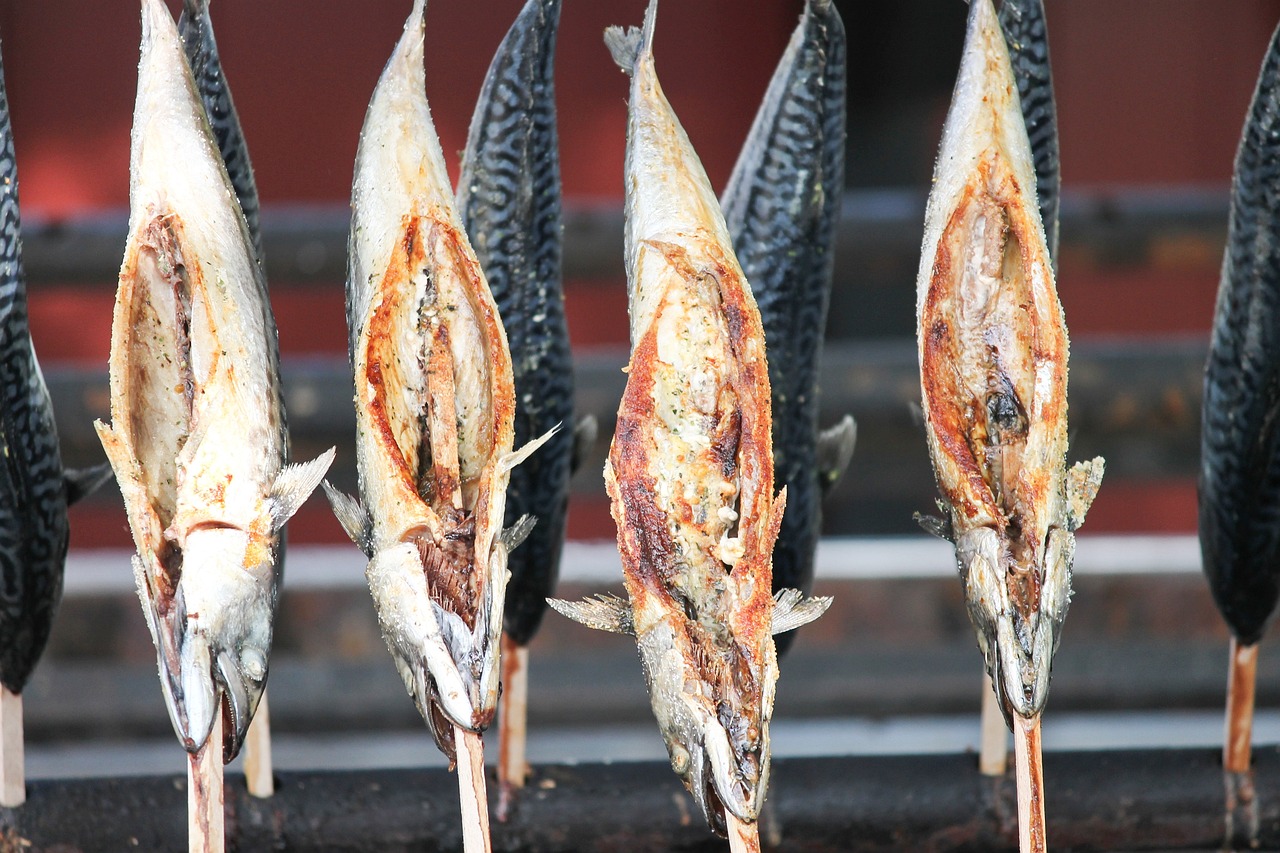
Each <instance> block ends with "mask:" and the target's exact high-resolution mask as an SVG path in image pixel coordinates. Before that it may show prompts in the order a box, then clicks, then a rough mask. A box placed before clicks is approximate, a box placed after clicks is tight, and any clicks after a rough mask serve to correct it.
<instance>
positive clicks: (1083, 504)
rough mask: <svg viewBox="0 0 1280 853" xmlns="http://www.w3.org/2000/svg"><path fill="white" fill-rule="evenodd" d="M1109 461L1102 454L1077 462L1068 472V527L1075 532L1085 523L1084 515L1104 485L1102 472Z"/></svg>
mask: <svg viewBox="0 0 1280 853" xmlns="http://www.w3.org/2000/svg"><path fill="white" fill-rule="evenodd" d="M1106 468H1107V463H1106V461H1105V460H1104V459H1103V458H1102V457H1101V456H1095V457H1094V458H1092V459H1090V460H1088V461H1086V462H1077V463H1076V464H1074V465H1072V466H1071V470H1069V471H1068V472H1067V529H1068V530H1070V531H1072V532H1075V531H1077V530H1079V529H1080V525H1082V524H1084V517H1085V515H1086V514H1088V512H1089V507H1091V506H1093V499H1094V498H1096V497H1097V496H1098V488H1099V487H1100V486H1101V485H1102V474H1103V472H1105V471H1106Z"/></svg>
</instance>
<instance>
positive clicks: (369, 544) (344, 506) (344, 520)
mask: <svg viewBox="0 0 1280 853" xmlns="http://www.w3.org/2000/svg"><path fill="white" fill-rule="evenodd" d="M324 493H325V495H326V496H327V497H328V498H329V506H331V507H333V514H334V515H335V516H336V517H337V519H338V523H339V524H341V525H342V529H343V530H345V531H346V532H347V535H348V536H350V537H351V541H352V542H354V543H356V545H357V546H358V547H359V548H360V550H361V551H364V554H365V556H366V557H372V556H373V538H372V531H373V520H372V519H371V518H369V513H368V512H366V511H365V509H364V507H362V506H360V502H359V501H358V500H356V499H355V498H353V497H351V495H348V494H345V493H343V492H340V491H338V490H337V489H336V488H334V487H333V485H331V484H330V483H329V481H328V480H325V481H324Z"/></svg>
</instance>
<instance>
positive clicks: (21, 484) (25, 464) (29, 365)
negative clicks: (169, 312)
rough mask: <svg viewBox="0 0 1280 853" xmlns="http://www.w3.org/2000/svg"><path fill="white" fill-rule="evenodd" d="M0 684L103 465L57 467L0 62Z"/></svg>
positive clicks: (17, 675) (28, 649)
mask: <svg viewBox="0 0 1280 853" xmlns="http://www.w3.org/2000/svg"><path fill="white" fill-rule="evenodd" d="M0 401H2V403H0V684H3V685H4V689H6V690H8V691H9V692H10V693H13V694H20V693H22V690H23V688H24V687H26V685H27V679H28V678H30V677H31V672H32V670H34V669H35V666H36V662H37V661H39V659H40V654H41V653H42V652H43V651H44V647H45V643H46V642H48V639H49V631H50V629H51V628H52V626H53V617H54V615H55V613H56V612H57V609H58V602H59V600H60V599H61V598H62V574H63V567H64V564H65V562H66V557H67V541H68V536H69V528H68V525H67V505H68V504H70V503H72V502H74V501H76V500H77V499H79V498H80V497H83V496H84V495H85V494H88V493H89V492H91V491H93V490H94V489H96V488H97V487H98V486H99V485H100V484H101V483H102V482H103V481H104V479H106V478H107V477H110V475H111V473H110V470H109V469H106V468H105V467H104V468H98V469H89V470H87V471H65V472H64V471H63V468H62V456H61V454H60V453H59V449H58V429H57V424H56V423H54V419H53V404H52V403H51V401H50V399H49V391H48V389H47V388H46V387H45V384H44V375H43V374H42V373H41V372H40V363H39V362H38V361H37V360H36V352H35V346H34V345H33V344H32V342H31V330H30V328H29V327H28V325H27V285H26V278H25V275H24V274H23V269H22V217H21V215H20V213H19V209H18V162H17V159H16V157H15V156H14V148H13V129H12V126H11V125H10V122H9V98H8V95H7V93H6V90H5V84H4V71H3V65H2V64H0Z"/></svg>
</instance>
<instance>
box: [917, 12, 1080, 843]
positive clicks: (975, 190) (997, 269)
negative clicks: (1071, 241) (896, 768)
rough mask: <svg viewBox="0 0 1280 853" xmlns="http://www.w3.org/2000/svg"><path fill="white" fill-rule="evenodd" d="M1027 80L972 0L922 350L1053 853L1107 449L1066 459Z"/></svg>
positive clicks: (955, 533)
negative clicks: (1059, 716)
mask: <svg viewBox="0 0 1280 853" xmlns="http://www.w3.org/2000/svg"><path fill="white" fill-rule="evenodd" d="M1035 184H1036V177H1035V172H1034V169H1033V167H1032V160H1031V149H1030V144H1029V142H1028V140H1027V131H1026V127H1025V125H1024V123H1023V118H1022V112H1021V109H1020V106H1019V101H1018V90H1017V87H1016V84H1015V81H1014V78H1013V72H1012V69H1011V67H1010V63H1009V53H1008V50H1007V48H1006V46H1005V42H1004V38H1003V37H1002V35H1001V31H1000V25H999V22H998V21H997V19H996V14H995V10H994V8H992V5H991V0H973V3H972V4H971V6H970V12H969V23H968V34H967V37H966V41H965V48H964V54H963V57H962V60H961V67H960V75H959V78H958V80H957V81H956V88H955V93H954V95H953V97H952V102H951V109H950V112H949V113H948V115H947V121H946V124H945V126H944V129H943V138H942V145H941V148H940V151H939V154H938V163H937V168H936V170H935V173H934V186H933V191H932V193H931V194H930V197H929V205H928V210H927V212H926V215H925V234H924V243H923V248H922V254H921V260H920V274H919V281H918V284H919V288H918V304H917V308H918V320H919V327H918V330H919V355H920V374H921V385H922V391H923V408H924V415H925V425H926V433H927V436H928V443H929V451H930V455H931V456H932V459H933V467H934V473H935V475H936V477H937V481H938V487H939V489H940V490H941V492H942V497H943V499H942V501H941V504H940V505H941V506H942V508H943V510H944V512H945V513H946V518H945V519H943V520H941V521H937V520H935V521H934V522H933V523H932V525H931V526H932V528H933V529H934V530H935V531H936V532H938V533H940V534H941V535H944V536H946V537H947V538H950V539H951V540H952V541H953V542H954V543H955V548H956V560H957V563H958V566H959V570H960V576H961V579H962V580H963V582H964V587H965V597H966V602H967V604H968V609H969V615H970V618H971V619H972V620H973V623H974V627H975V629H976V631H977V638H978V646H979V648H980V649H981V650H982V652H983V655H984V656H985V658H986V664H987V669H988V671H989V672H990V673H991V676H992V680H993V682H994V685H995V689H996V693H997V696H998V698H999V701H1000V704H1001V708H1002V710H1003V711H1004V714H1005V719H1006V721H1007V722H1008V723H1009V725H1010V726H1011V727H1013V728H1014V742H1015V754H1016V757H1017V759H1018V762H1017V763H1018V769H1019V785H1018V795H1019V797H1018V799H1019V806H1020V810H1021V820H1020V842H1021V846H1022V848H1023V849H1024V850H1032V849H1034V850H1041V849H1043V848H1044V844H1045V839H1044V797H1043V790H1042V786H1041V784H1040V755H1039V718H1040V713H1041V711H1042V710H1043V708H1044V703H1045V699H1046V697H1047V695H1048V689H1049V672H1050V667H1051V665H1052V661H1053V653H1054V651H1055V650H1056V648H1057V644H1058V639H1059V630H1060V628H1061V625H1062V621H1063V619H1064V618H1065V617H1066V611H1067V604H1068V602H1069V599H1070V595H1071V563H1072V559H1073V556H1074V552H1075V537H1074V531H1075V530H1076V529H1077V528H1078V527H1079V526H1080V524H1081V523H1082V522H1083V521H1084V516H1085V513H1086V511H1087V510H1088V507H1089V505H1090V504H1091V503H1092V501H1093V497H1094V495H1095V494H1096V492H1097V488H1098V485H1099V482H1100V480H1101V477H1102V470H1103V464H1102V460H1101V459H1095V460H1093V461H1092V462H1087V463H1081V464H1079V465H1077V466H1076V467H1075V468H1073V469H1072V470H1071V471H1070V472H1068V471H1067V469H1066V462H1065V458H1066V450H1067V420H1066V415H1067V330H1066V325H1065V322H1064V320H1063V316H1062V308H1061V306H1060V305H1059V303H1058V297H1057V293H1056V291H1055V289H1054V280H1053V268H1052V263H1051V261H1050V258H1049V252H1048V247H1047V246H1046V243H1045V236H1044V229H1043V227H1042V226H1041V223H1040V215H1039V209H1038V207H1037V204H1036V198H1035V192H1034V188H1035Z"/></svg>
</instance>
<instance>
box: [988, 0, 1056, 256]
mask: <svg viewBox="0 0 1280 853" xmlns="http://www.w3.org/2000/svg"><path fill="white" fill-rule="evenodd" d="M1000 28H1001V29H1002V30H1003V31H1004V40H1005V43H1006V44H1008V45H1009V58H1010V59H1011V60H1012V61H1013V76H1014V79H1016V80H1017V82H1018V100H1019V101H1021V103H1022V119H1023V121H1024V122H1025V123H1026V126H1027V136H1028V137H1029V138H1030V140H1031V158H1032V160H1033V161H1034V162H1035V168H1036V198H1037V200H1038V201H1039V205H1040V219H1041V220H1042V221H1043V222H1044V235H1045V240H1046V242H1047V243H1048V245H1049V257H1050V258H1051V259H1052V260H1053V262H1054V264H1055V265H1056V264H1057V262H1058V197H1059V194H1060V192H1061V176H1060V169H1059V165H1058V110H1057V107H1056V106H1055V105H1054V100H1053V75H1052V74H1051V73H1050V69H1049V33H1048V28H1047V26H1046V23H1045V15H1044V0H1004V2H1003V3H1001V4H1000Z"/></svg>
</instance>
